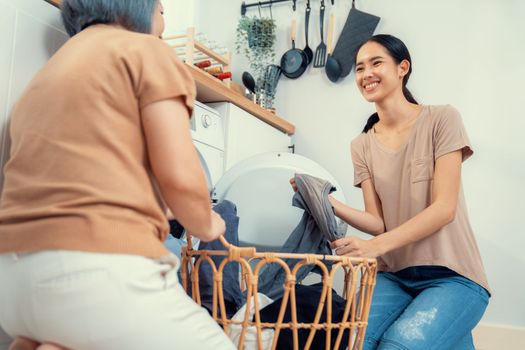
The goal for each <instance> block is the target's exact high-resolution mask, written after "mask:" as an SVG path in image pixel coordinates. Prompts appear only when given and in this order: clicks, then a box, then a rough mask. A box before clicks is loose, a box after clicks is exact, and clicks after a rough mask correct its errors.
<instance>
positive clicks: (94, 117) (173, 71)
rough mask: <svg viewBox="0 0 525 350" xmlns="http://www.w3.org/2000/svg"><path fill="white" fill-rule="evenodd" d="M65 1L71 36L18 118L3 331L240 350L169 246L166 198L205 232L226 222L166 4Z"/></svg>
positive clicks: (3, 236) (111, 349) (192, 227)
mask: <svg viewBox="0 0 525 350" xmlns="http://www.w3.org/2000/svg"><path fill="white" fill-rule="evenodd" d="M61 9H62V17H63V22H64V25H65V28H66V30H67V32H68V33H69V34H70V35H71V39H70V40H68V41H67V42H66V43H65V44H64V45H63V46H62V47H61V48H60V49H59V50H58V51H57V52H56V53H55V54H54V55H53V57H52V58H51V59H50V60H49V61H48V62H47V63H46V65H45V66H44V67H43V68H42V69H41V70H40V71H39V72H38V73H37V74H36V75H35V77H34V78H33V80H32V81H31V82H30V83H29V85H28V87H27V88H26V90H25V92H24V93H23V95H22V96H21V98H20V99H19V101H18V103H17V104H16V106H15V108H14V110H13V113H12V117H11V122H10V137H11V141H12V145H11V154H10V159H9V161H8V162H7V164H6V166H5V184H4V188H3V192H2V197H1V200H0V286H1V288H0V326H1V328H3V329H4V330H5V331H6V333H7V334H9V335H10V336H11V337H18V339H17V340H16V341H15V343H14V344H13V345H12V348H13V349H25V348H29V349H30V348H36V347H37V346H40V348H41V349H42V350H43V349H52V348H55V349H56V346H55V345H51V344H57V345H60V346H62V347H65V348H69V349H75V350H82V349H86V350H87V349H100V350H104V349H107V350H117V349H119V350H120V349H141V350H142V349H158V350H160V349H166V350H168V349H170V350H171V349H214V350H219V349H233V348H234V346H233V344H232V343H231V342H230V341H229V339H228V337H227V336H226V335H225V333H224V332H223V331H222V329H221V328H220V327H219V326H218V325H217V323H216V322H214V321H213V320H212V318H211V317H210V316H209V314H208V313H207V312H206V311H205V310H204V309H203V308H201V307H199V306H198V305H197V304H195V303H194V302H193V301H192V300H191V298H189V297H188V296H187V295H186V293H185V292H184V290H183V289H182V287H181V285H180V283H179V280H178V278H177V269H178V264H179V262H178V260H177V258H176V257H174V256H173V255H170V254H169V251H168V250H167V249H166V248H165V247H164V245H163V242H164V240H165V238H166V235H167V234H168V225H167V219H166V215H165V213H166V206H167V207H169V209H171V212H172V213H173V215H174V216H175V218H176V219H177V220H178V221H179V222H180V223H181V224H182V225H183V226H184V227H185V228H186V229H187V230H188V231H190V232H192V234H193V235H195V236H196V237H198V238H200V239H201V240H203V241H210V240H213V239H216V238H217V237H218V236H219V235H221V234H223V233H224V231H225V223H224V221H223V220H222V219H221V218H220V216H218V215H217V214H216V213H215V212H213V211H212V210H211V203H210V198H209V194H208V190H207V185H206V181H205V175H204V173H203V171H202V168H201V166H200V163H199V159H198V156H197V153H196V151H195V148H194V146H193V143H192V140H191V134H190V125H189V119H190V116H191V113H192V109H193V103H194V99H195V84H194V82H193V79H192V77H191V75H190V73H189V72H188V68H187V67H186V66H185V65H184V64H183V63H182V62H181V61H180V60H179V59H178V57H177V56H176V54H175V52H174V51H173V49H171V48H170V47H169V46H168V45H166V43H164V42H163V41H162V40H160V39H159V36H160V35H161V33H162V31H163V28H164V20H163V18H162V11H163V9H162V5H161V3H160V2H159V1H158V0H141V1H138V0H134V1H128V0H111V1H110V0H63V1H62V3H61ZM29 339H32V340H29ZM39 343H47V344H44V345H39Z"/></svg>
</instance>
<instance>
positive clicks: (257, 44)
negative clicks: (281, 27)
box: [235, 16, 276, 90]
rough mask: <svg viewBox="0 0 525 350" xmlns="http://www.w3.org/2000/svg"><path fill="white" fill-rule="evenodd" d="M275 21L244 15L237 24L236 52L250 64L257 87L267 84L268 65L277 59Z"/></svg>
mask: <svg viewBox="0 0 525 350" xmlns="http://www.w3.org/2000/svg"><path fill="white" fill-rule="evenodd" d="M275 29H276V26H275V21H274V20H273V19H271V18H265V17H248V16H242V17H241V19H240V20H239V23H238V25H237V40H236V42H235V44H236V52H237V53H240V54H243V55H244V56H245V57H246V58H247V59H248V62H249V64H250V69H251V70H252V73H253V75H254V77H255V81H256V85H257V89H258V90H260V89H261V88H263V86H264V85H265V83H264V75H265V72H266V67H267V66H268V65H270V64H271V63H273V62H274V60H275V39H276V37H275Z"/></svg>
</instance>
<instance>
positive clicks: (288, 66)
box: [281, 17, 308, 79]
mask: <svg viewBox="0 0 525 350" xmlns="http://www.w3.org/2000/svg"><path fill="white" fill-rule="evenodd" d="M296 32H297V21H296V19H295V17H294V18H293V19H292V28H291V38H292V48H291V49H290V50H288V51H286V52H285V53H284V55H283V57H282V58H281V69H282V70H283V74H284V75H285V76H286V77H287V78H290V79H297V78H299V77H300V76H301V75H302V74H303V73H304V72H305V70H306V67H308V57H306V54H305V53H304V51H303V50H301V49H297V48H296V47H295V38H296V34H297V33H296Z"/></svg>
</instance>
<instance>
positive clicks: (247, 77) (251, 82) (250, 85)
mask: <svg viewBox="0 0 525 350" xmlns="http://www.w3.org/2000/svg"><path fill="white" fill-rule="evenodd" d="M242 83H243V84H244V86H245V87H246V88H247V89H248V90H250V92H251V93H252V94H254V93H255V88H256V85H255V79H253V76H252V75H251V74H250V73H248V72H244V73H242Z"/></svg>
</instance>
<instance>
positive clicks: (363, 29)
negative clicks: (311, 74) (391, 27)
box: [332, 0, 381, 78]
mask: <svg viewBox="0 0 525 350" xmlns="http://www.w3.org/2000/svg"><path fill="white" fill-rule="evenodd" d="M380 19H381V18H380V17H378V16H374V15H372V14H369V13H366V12H362V11H359V10H358V9H356V8H355V0H353V1H352V8H351V9H350V13H349V14H348V18H347V19H346V23H345V25H344V27H343V30H342V32H341V36H340V37H339V40H337V44H336V46H335V49H334V52H333V54H332V57H333V58H335V59H336V60H337V62H338V63H339V65H340V67H341V73H340V78H344V77H346V76H347V75H348V74H350V71H351V70H352V67H353V65H354V59H355V54H356V50H357V48H358V47H359V45H361V44H362V43H363V42H364V41H366V40H367V39H369V38H370V37H371V36H372V34H373V33H374V30H375V29H376V27H377V24H378V23H379V20H380Z"/></svg>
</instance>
